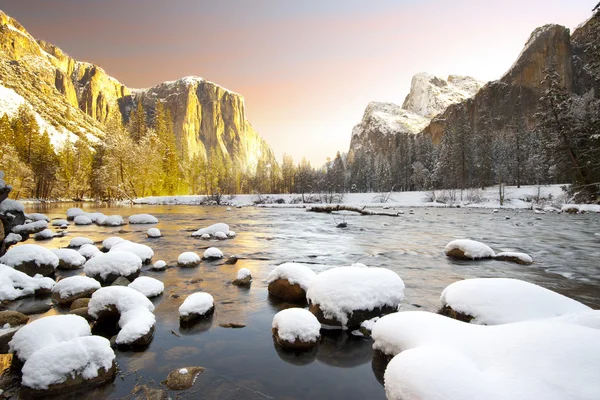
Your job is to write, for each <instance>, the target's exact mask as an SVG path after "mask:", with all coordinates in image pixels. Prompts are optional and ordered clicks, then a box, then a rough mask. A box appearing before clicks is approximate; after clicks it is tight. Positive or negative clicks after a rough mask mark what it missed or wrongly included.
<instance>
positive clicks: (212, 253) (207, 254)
mask: <svg viewBox="0 0 600 400" xmlns="http://www.w3.org/2000/svg"><path fill="white" fill-rule="evenodd" d="M204 258H207V259H211V258H223V252H222V251H221V250H219V249H217V248H216V247H209V248H208V249H206V250H205V251H204Z"/></svg>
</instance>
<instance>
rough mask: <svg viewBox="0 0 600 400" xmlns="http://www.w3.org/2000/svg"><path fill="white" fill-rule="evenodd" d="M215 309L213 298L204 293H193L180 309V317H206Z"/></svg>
mask: <svg viewBox="0 0 600 400" xmlns="http://www.w3.org/2000/svg"><path fill="white" fill-rule="evenodd" d="M213 307H214V299H213V297H212V296H211V295H210V294H208V293H204V292H198V293H192V294H190V295H189V296H188V297H186V299H185V300H184V301H183V304H181V306H180V307H179V316H180V317H187V316H191V315H199V316H201V315H204V314H206V313H207V312H208V311H209V310H210V309H212V308H213Z"/></svg>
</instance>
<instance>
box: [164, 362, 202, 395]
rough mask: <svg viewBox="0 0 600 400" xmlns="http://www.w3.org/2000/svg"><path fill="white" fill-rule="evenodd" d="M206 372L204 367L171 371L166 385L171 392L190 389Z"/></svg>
mask: <svg viewBox="0 0 600 400" xmlns="http://www.w3.org/2000/svg"><path fill="white" fill-rule="evenodd" d="M202 372H204V368H202V367H185V368H178V369H176V370H174V371H171V372H170V373H169V375H168V376H167V379H166V381H165V385H166V386H167V387H168V388H169V389H171V390H185V389H189V388H191V387H192V386H193V385H194V382H196V378H197V377H198V375H200V374H201V373H202Z"/></svg>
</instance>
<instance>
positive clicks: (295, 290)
mask: <svg viewBox="0 0 600 400" xmlns="http://www.w3.org/2000/svg"><path fill="white" fill-rule="evenodd" d="M268 290H269V293H270V294H271V295H273V296H275V297H279V298H280V299H284V300H286V301H289V302H292V303H303V302H306V291H305V290H304V289H302V287H301V286H300V285H298V284H295V283H294V284H291V283H290V282H289V281H288V280H287V279H276V280H274V281H273V282H271V283H269V288H268Z"/></svg>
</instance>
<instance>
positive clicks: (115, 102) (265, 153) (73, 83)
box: [0, 11, 275, 172]
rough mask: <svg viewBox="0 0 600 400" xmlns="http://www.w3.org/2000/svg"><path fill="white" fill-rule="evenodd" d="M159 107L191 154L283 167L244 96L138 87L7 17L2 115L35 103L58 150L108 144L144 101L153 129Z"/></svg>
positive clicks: (196, 88) (176, 85)
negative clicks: (111, 130)
mask: <svg viewBox="0 0 600 400" xmlns="http://www.w3.org/2000/svg"><path fill="white" fill-rule="evenodd" d="M157 101H161V102H163V103H164V105H165V108H166V109H168V110H170V112H171V115H172V118H173V125H174V130H175V136H176V140H177V141H178V142H179V143H186V144H187V149H188V151H189V153H190V155H192V154H200V155H202V156H204V157H205V158H206V157H207V156H208V153H209V151H210V149H212V148H215V147H216V146H219V147H220V149H221V150H222V152H223V154H225V155H226V156H228V157H229V158H230V159H231V160H232V161H233V162H234V164H235V165H237V166H238V168H239V169H240V170H241V171H242V172H253V171H254V169H255V168H256V165H257V161H258V159H259V158H262V159H263V160H265V161H266V162H268V163H275V157H274V155H273V152H272V150H271V149H270V147H269V146H268V144H267V143H266V142H265V141H264V140H263V139H262V138H261V137H260V136H259V135H258V133H257V132H256V131H255V130H254V129H253V128H252V126H251V125H250V123H249V122H248V121H247V120H246V115H245V106H244V99H243V97H242V96H241V95H239V94H237V93H234V92H232V91H229V90H227V89H224V88H223V87H221V86H219V85H217V84H215V83H212V82H209V81H207V80H205V79H202V78H198V77H188V78H183V79H179V80H177V81H174V82H164V83H161V84H159V85H157V86H154V87H152V88H149V89H142V90H139V89H130V88H128V87H127V86H125V85H124V84H122V83H120V82H119V81H118V80H116V79H115V78H113V77H111V76H110V75H108V74H107V73H106V72H105V71H104V70H103V69H102V68H101V67H99V66H97V65H94V64H90V63H86V62H81V61H77V60H75V59H73V58H72V57H70V56H68V55H67V54H65V53H64V52H63V51H62V50H61V49H60V48H58V47H56V46H54V45H52V44H50V43H47V42H45V41H42V40H36V39H34V38H33V37H32V36H31V35H30V34H29V33H28V32H27V31H26V30H25V28H23V26H21V24H19V23H18V22H17V21H16V20H14V19H13V18H11V17H9V16H7V15H6V14H4V13H3V12H1V11H0V114H3V113H9V114H10V115H14V113H15V112H16V110H17V108H18V107H19V105H20V104H22V103H26V104H29V105H30V106H31V109H32V110H33V111H34V113H35V116H36V120H37V121H38V124H39V125H40V126H41V127H42V129H45V130H46V131H47V132H48V134H49V136H50V138H51V142H52V144H53V145H54V146H55V147H56V146H58V145H60V143H62V142H63V141H64V140H66V139H67V138H68V139H69V140H71V141H75V140H77V138H78V137H83V136H85V137H87V138H88V139H89V140H90V141H92V142H94V141H98V140H103V138H104V135H105V133H104V131H105V125H106V124H107V123H108V122H109V121H111V120H113V119H114V120H117V121H120V122H121V123H126V122H127V121H128V119H129V113H130V111H131V110H132V109H135V108H136V107H137V104H138V102H141V104H142V105H143V108H144V111H145V113H146V116H147V119H148V122H149V125H150V126H152V124H153V118H154V109H155V105H156V103H157Z"/></svg>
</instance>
